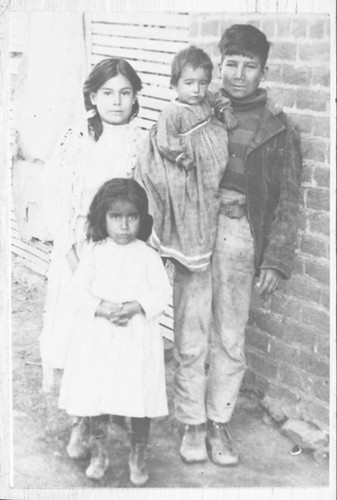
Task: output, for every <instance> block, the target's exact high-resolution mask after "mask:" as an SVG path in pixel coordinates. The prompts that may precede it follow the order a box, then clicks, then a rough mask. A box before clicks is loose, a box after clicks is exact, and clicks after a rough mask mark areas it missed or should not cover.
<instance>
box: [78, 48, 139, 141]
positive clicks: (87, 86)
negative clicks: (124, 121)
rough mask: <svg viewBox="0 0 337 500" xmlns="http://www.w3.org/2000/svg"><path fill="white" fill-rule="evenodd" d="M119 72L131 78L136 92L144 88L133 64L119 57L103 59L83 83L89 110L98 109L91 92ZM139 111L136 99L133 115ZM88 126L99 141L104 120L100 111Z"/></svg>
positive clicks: (85, 103) (86, 107)
mask: <svg viewBox="0 0 337 500" xmlns="http://www.w3.org/2000/svg"><path fill="white" fill-rule="evenodd" d="M119 74H120V75H123V76H125V78H127V79H128V80H129V82H130V83H131V86H132V89H133V91H134V93H135V94H136V93H137V92H138V91H139V90H140V89H141V88H142V82H141V79H140V78H139V76H138V75H137V73H136V72H135V70H134V69H133V67H132V66H131V64H129V63H128V62H127V61H125V59H117V58H115V57H109V58H108V59H103V60H102V61H100V62H99V63H98V64H96V66H94V68H93V69H92V70H91V73H90V74H89V76H88V78H87V79H86V81H85V82H84V85H83V97H84V105H85V109H86V110H87V111H91V110H96V106H94V105H93V104H92V102H91V99H90V94H91V93H92V92H97V90H98V89H99V88H101V87H102V85H104V83H105V82H106V81H107V80H110V78H113V77H114V76H117V75H119ZM138 111H139V104H138V100H137V99H136V101H135V103H134V105H133V107H132V114H131V116H132V117H134V116H137V114H138ZM88 128H89V133H90V134H91V135H93V137H94V139H95V141H98V139H99V138H100V136H101V134H102V132H103V126H102V121H101V118H100V116H99V114H98V113H96V114H95V115H94V116H93V117H91V118H88Z"/></svg>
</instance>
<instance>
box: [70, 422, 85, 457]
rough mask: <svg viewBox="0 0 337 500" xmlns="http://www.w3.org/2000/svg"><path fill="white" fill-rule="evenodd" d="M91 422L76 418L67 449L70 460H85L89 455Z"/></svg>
mask: <svg viewBox="0 0 337 500" xmlns="http://www.w3.org/2000/svg"><path fill="white" fill-rule="evenodd" d="M88 438H89V421H88V418H86V417H76V418H75V420H74V422H73V428H72V431H71V435H70V439H69V443H68V446H67V448H66V450H67V453H68V455H69V457H70V458H77V459H83V458H86V457H87V456H88V454H89V448H88Z"/></svg>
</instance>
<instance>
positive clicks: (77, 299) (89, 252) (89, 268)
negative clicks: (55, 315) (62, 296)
mask: <svg viewBox="0 0 337 500" xmlns="http://www.w3.org/2000/svg"><path fill="white" fill-rule="evenodd" d="M93 254H94V246H93V245H92V244H89V245H87V246H86V248H85V249H84V250H83V251H82V253H81V259H80V261H79V264H78V266H77V268H76V271H75V273H74V275H73V281H72V297H73V298H72V305H73V307H74V309H75V310H81V311H83V312H85V314H86V315H87V316H88V315H89V316H91V317H93V316H95V313H96V310H97V307H98V306H99V304H100V302H101V298H100V297H97V296H95V295H93V294H92V293H91V292H90V288H91V283H92V280H93V276H94V272H95V264H94V255H93Z"/></svg>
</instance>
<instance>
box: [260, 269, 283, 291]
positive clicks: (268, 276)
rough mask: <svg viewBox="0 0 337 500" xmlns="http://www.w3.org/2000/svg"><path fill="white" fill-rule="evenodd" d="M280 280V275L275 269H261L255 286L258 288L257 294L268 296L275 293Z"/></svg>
mask: <svg viewBox="0 0 337 500" xmlns="http://www.w3.org/2000/svg"><path fill="white" fill-rule="evenodd" d="M281 279H282V275H281V273H280V272H279V271H277V270H276V269H262V270H261V273H260V278H259V281H258V283H257V285H256V286H257V287H258V288H259V294H260V295H268V294H270V293H273V292H275V290H276V289H277V287H278V284H279V282H280V280H281Z"/></svg>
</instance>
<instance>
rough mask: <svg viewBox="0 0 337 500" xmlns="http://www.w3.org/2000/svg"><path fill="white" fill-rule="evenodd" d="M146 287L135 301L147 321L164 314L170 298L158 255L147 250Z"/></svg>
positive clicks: (164, 271)
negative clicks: (140, 307)
mask: <svg viewBox="0 0 337 500" xmlns="http://www.w3.org/2000/svg"><path fill="white" fill-rule="evenodd" d="M147 250H148V256H147V261H146V266H147V276H146V285H145V286H144V289H143V290H142V291H141V293H140V295H139V297H136V298H135V300H137V302H139V304H140V305H141V306H142V308H143V310H144V312H145V316H146V318H147V319H148V320H151V319H154V318H155V317H156V316H159V315H160V314H162V313H163V312H164V310H165V309H166V307H167V305H168V304H169V302H170V300H171V298H172V287H171V285H170V282H169V279H168V276H167V272H166V270H165V268H164V265H163V263H162V260H161V258H160V257H159V254H158V253H157V252H156V251H155V250H153V249H151V248H148V249H147Z"/></svg>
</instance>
